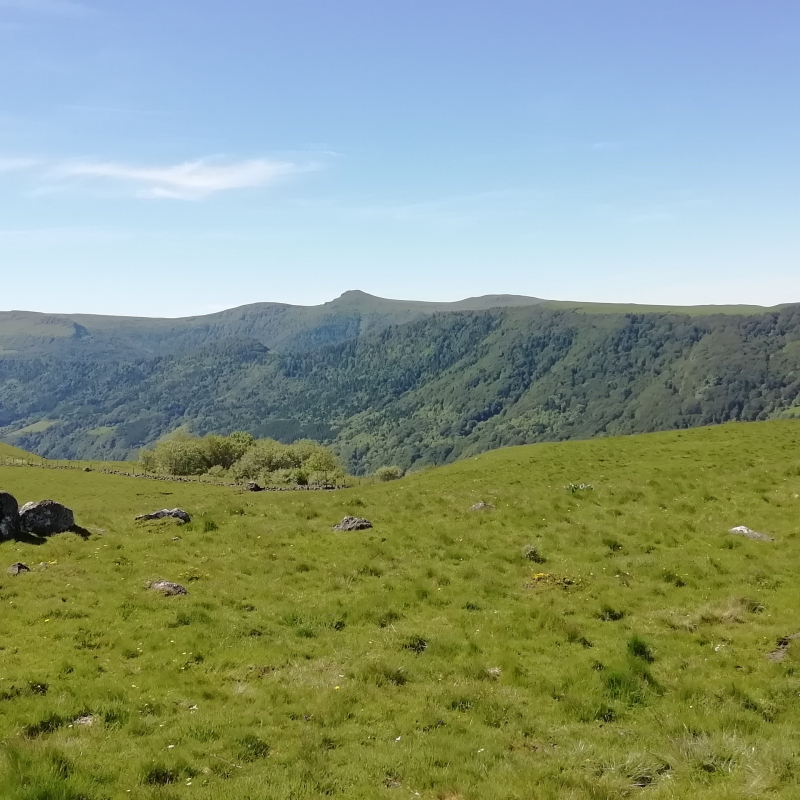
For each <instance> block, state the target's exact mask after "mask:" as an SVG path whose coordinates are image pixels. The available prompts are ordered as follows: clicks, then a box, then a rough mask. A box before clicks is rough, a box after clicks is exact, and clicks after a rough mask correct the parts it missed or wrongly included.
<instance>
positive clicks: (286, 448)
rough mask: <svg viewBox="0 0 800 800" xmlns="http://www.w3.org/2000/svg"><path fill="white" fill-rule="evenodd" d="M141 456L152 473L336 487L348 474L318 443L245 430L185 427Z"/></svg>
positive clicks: (143, 463)
mask: <svg viewBox="0 0 800 800" xmlns="http://www.w3.org/2000/svg"><path fill="white" fill-rule="evenodd" d="M139 460H140V462H141V464H142V467H143V468H144V469H145V470H147V471H148V472H161V473H164V474H167V475H203V474H207V475H211V476H213V477H222V476H223V475H226V474H230V475H231V476H232V477H233V478H234V479H235V480H251V481H262V482H264V483H278V484H281V483H283V484H287V485H300V486H305V485H312V486H332V485H335V484H336V483H338V482H341V480H342V479H343V478H344V471H343V470H342V467H341V465H340V464H339V461H338V460H337V458H336V456H335V455H334V454H333V452H331V451H330V450H329V449H328V448H327V447H323V446H322V445H321V444H318V443H317V442H312V441H310V440H308V439H303V440H300V441H298V442H295V443H294V444H281V443H280V442H276V441H274V440H273V439H259V440H255V439H253V437H252V436H251V435H250V434H249V433H245V432H243V431H236V432H234V433H232V434H231V435H230V436H217V435H215V434H210V435H208V436H203V437H197V436H195V437H193V436H190V435H189V434H187V433H185V432H182V431H181V432H178V433H175V434H173V435H172V436H170V437H169V438H168V439H164V440H162V441H160V442H159V443H158V444H156V446H155V447H154V448H153V449H152V450H142V451H140V453H139Z"/></svg>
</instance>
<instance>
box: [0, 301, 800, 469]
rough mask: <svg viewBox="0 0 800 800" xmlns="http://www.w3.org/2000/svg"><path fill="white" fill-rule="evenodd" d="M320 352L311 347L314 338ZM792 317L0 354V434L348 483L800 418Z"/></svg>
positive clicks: (557, 314)
mask: <svg viewBox="0 0 800 800" xmlns="http://www.w3.org/2000/svg"><path fill="white" fill-rule="evenodd" d="M312 338H313V337H312ZM799 403H800V306H786V307H783V308H780V309H775V310H770V311H767V312H765V313H761V314H757V315H751V316H746V315H741V316H737V315H721V314H720V315H710V316H689V315H685V314H678V313H674V314H673V313H669V314H667V313H584V312H581V311H572V310H562V309H553V308H547V307H544V306H529V307H516V308H503V309H492V310H487V311H471V312H450V313H435V314H431V315H427V316H425V317H423V318H420V319H417V320H415V321H412V322H409V323H406V324H400V325H390V326H389V327H385V328H383V329H381V330H378V331H376V332H367V333H362V334H358V333H356V334H355V335H353V336H352V337H351V338H347V339H344V340H343V341H337V342H334V343H333V344H324V345H322V346H316V345H315V344H314V343H313V342H312V341H311V340H309V341H308V342H307V344H306V346H305V347H300V346H297V347H296V348H295V349H291V350H286V351H281V352H277V351H274V350H270V349H269V348H268V347H266V346H265V345H264V344H262V343H261V342H260V341H258V340H257V339H254V338H249V337H245V336H232V337H229V338H222V339H218V340H215V341H213V342H211V343H209V344H206V345H203V346H199V347H195V348H193V349H188V350H184V351H182V352H179V353H173V354H168V355H157V356H147V357H133V356H128V355H126V356H125V357H117V358H108V357H104V358H102V359H100V358H96V357H72V358H69V357H63V356H59V357H55V356H52V357H48V356H38V355H36V356H31V355H25V354H20V353H17V354H10V355H6V356H5V357H0V437H1V438H2V439H3V440H5V441H7V442H9V443H12V444H15V445H17V446H20V447H24V448H26V449H30V450H33V451H35V452H37V453H40V454H42V455H45V456H48V457H54V458H55V457H57V458H106V459H122V458H130V457H133V456H135V454H136V452H137V450H138V449H139V448H140V447H142V446H144V445H148V444H152V443H153V442H154V441H156V440H157V439H158V438H159V437H160V436H162V435H163V434H165V433H168V432H170V431H173V430H175V429H176V428H180V427H183V428H185V429H186V430H187V431H190V432H192V433H196V434H206V433H210V432H216V433H223V434H226V433H229V432H231V431H234V430H246V431H248V432H250V433H252V434H253V435H254V436H257V437H271V438H275V439H278V440H279V441H283V442H291V441H294V440H297V439H301V438H312V439H316V440H318V441H320V442H323V443H326V444H332V445H333V446H334V449H335V450H336V451H337V452H338V453H339V454H340V456H341V457H342V459H343V461H344V463H345V465H346V466H347V468H348V469H349V470H351V471H353V472H354V473H356V474H358V473H364V472H368V471H372V470H374V469H376V468H377V467H379V466H381V465H382V464H397V465H398V466H400V467H403V468H406V469H408V468H415V467H416V468H418V467H421V466H424V465H427V464H440V463H445V462H448V461H452V460H454V459H456V458H459V457H463V456H468V455H473V454H477V453H480V452H483V451H485V450H489V449H492V448H497V447H502V446H505V445H515V444H523V443H531V442H540V441H554V440H564V439H575V438H586V437H593V436H603V435H611V434H619V433H636V432H647V431H654V430H663V429H672V428H685V427H692V426H698V425H707V424H713V423H721V422H727V421H730V420H742V421H749V420H758V419H767V418H773V417H780V416H792V415H794V414H797V415H800V405H799Z"/></svg>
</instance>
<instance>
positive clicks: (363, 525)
mask: <svg viewBox="0 0 800 800" xmlns="http://www.w3.org/2000/svg"><path fill="white" fill-rule="evenodd" d="M371 527H372V523H371V522H370V521H369V520H368V519H364V518H363V517H345V518H344V519H343V520H342V521H341V522H340V523H339V524H338V525H334V526H333V529H334V530H335V531H363V530H366V529H367V528H371Z"/></svg>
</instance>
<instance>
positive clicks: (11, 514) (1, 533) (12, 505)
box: [0, 492, 19, 542]
mask: <svg viewBox="0 0 800 800" xmlns="http://www.w3.org/2000/svg"><path fill="white" fill-rule="evenodd" d="M18 533H19V505H18V504H17V501H16V499H15V498H14V496H13V495H10V494H9V493H8V492H0V542H3V541H5V540H6V539H14V538H15V537H16V536H17V534H18Z"/></svg>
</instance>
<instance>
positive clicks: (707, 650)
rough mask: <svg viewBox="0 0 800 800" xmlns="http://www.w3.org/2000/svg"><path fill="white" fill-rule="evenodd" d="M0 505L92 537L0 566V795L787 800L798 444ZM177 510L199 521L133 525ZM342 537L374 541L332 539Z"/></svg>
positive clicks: (84, 492) (50, 483)
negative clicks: (785, 639) (63, 517)
mask: <svg viewBox="0 0 800 800" xmlns="http://www.w3.org/2000/svg"><path fill="white" fill-rule="evenodd" d="M581 481H586V482H589V483H591V484H593V485H594V487H595V488H594V490H593V491H587V492H582V493H577V494H572V493H570V492H568V491H566V490H565V489H564V485H565V484H566V483H568V482H581ZM0 487H2V488H3V489H5V490H8V491H12V492H14V493H15V494H16V496H17V497H18V499H19V500H20V502H24V501H26V500H30V499H33V498H39V497H42V496H45V495H47V496H52V497H54V498H57V499H60V500H62V501H64V502H66V503H68V504H69V505H71V506H72V507H73V508H74V509H75V510H76V512H77V517H78V521H79V522H80V523H81V524H82V525H84V526H86V527H87V528H89V529H90V530H91V531H92V532H93V533H92V536H91V538H90V539H89V540H85V541H84V540H81V539H80V538H78V537H77V536H74V535H69V534H66V535H62V536H59V537H55V538H53V539H51V540H50V541H48V542H47V543H46V544H45V545H44V546H41V547H35V546H32V545H24V544H16V543H6V544H4V545H2V547H1V548H0V549H1V550H2V554H3V560H2V564H3V566H5V565H6V564H9V563H11V562H13V561H16V560H22V561H26V562H27V563H28V564H29V565H31V566H32V567H33V571H32V572H31V573H29V574H23V575H22V576H19V577H16V578H12V577H9V576H6V575H5V573H0V574H1V575H2V577H0V602H2V607H3V614H2V615H0V739H2V741H3V742H4V748H5V751H6V762H5V772H4V774H3V776H2V777H0V796H2V797H3V798H4V799H5V798H8V799H9V800H13V799H15V798H17V799H18V798H45V797H47V798H51V797H52V798H55V797H58V798H60V800H77V798H78V797H86V798H92V799H94V798H106V797H108V798H117V797H128V798H164V799H166V798H182V797H187V798H188V797H192V798H203V799H205V800H210V799H211V798H214V799H215V800H216V799H217V798H234V797H235V798H252V800H256V799H258V800H266V799H267V798H288V797H293V798H312V797H320V796H323V795H328V796H337V797H343V798H344V797H347V798H376V797H383V796H386V797H401V796H403V797H405V796H416V794H415V793H418V796H420V797H422V798H445V797H447V798H459V797H460V798H464V799H465V800H466V798H476V799H477V798H481V800H486V799H487V798H488V799H489V800H491V799H492V798H530V797H532V796H533V795H532V794H531V787H533V786H536V790H535V791H536V794H535V796H536V797H537V798H556V797H558V798H574V799H577V798H593V799H594V800H597V799H598V798H607V799H608V800H611V798H622V797H627V796H637V797H638V796H644V795H642V794H641V792H642V789H641V788H639V787H640V786H644V785H648V788H647V797H649V798H666V797H670V798H684V797H692V798H715V800H716V799H717V798H739V797H755V796H757V797H781V798H793V797H797V796H798V792H799V791H800V785H799V783H800V781H799V780H798V772H797V769H796V765H797V762H796V755H795V754H796V753H798V752H800V750H798V748H799V747H800V731H798V727H797V724H796V707H797V696H798V693H800V672H798V666H800V652H798V651H800V642H797V643H795V644H793V645H792V646H791V647H790V648H789V651H788V655H787V657H786V658H785V660H783V661H782V662H780V663H773V662H771V661H769V660H768V659H767V658H766V654H767V653H768V652H769V651H770V650H772V649H773V648H774V647H775V643H776V641H777V639H778V638H779V637H782V636H785V635H787V634H791V633H794V632H796V631H798V630H800V618H798V616H797V611H796V609H797V602H796V600H797V590H796V573H797V563H798V559H799V558H800V537H798V535H797V531H798V519H799V518H800V517H799V512H800V500H799V499H798V493H800V425H798V424H796V423H793V422H771V423H757V424H750V425H727V426H722V427H715V428H707V429H698V430H692V431H684V432H671V433H663V434H661V433H660V434H651V435H647V436H638V437H630V438H619V439H603V440H595V441H585V442H571V443H564V444H552V445H551V444H544V445H535V446H529V447H521V448H509V449H505V450H500V451H496V452H492V453H487V454H484V455H482V456H479V457H477V458H474V459H469V460H467V461H462V462H459V463H457V464H454V465H452V466H450V467H446V468H442V469H438V470H434V471H429V472H424V473H420V474H416V475H413V476H410V477H408V478H406V479H404V480H402V481H399V482H395V483H389V484H381V485H374V486H367V487H362V488H359V489H354V490H347V491H341V492H337V493H331V494H321V493H319V494H318V493H285V494H260V495H249V494H247V495H246V494H239V493H237V492H236V491H235V490H232V489H229V488H221V487H219V488H218V487H198V486H194V485H184V484H170V483H157V482H150V481H139V480H134V479H126V478H120V477H116V476H111V475H102V474H98V473H87V474H84V473H80V472H71V471H52V472H51V471H46V470H40V469H35V468H12V467H8V468H0ZM479 500H484V501H487V502H491V503H494V504H495V505H496V510H495V511H493V512H469V511H468V510H467V509H468V508H469V506H470V505H471V504H472V503H474V502H476V501H479ZM175 505H178V506H181V507H184V508H186V509H187V510H189V511H190V512H191V513H192V514H193V515H194V517H195V520H194V521H193V522H192V523H191V525H189V526H184V527H182V528H181V527H178V526H176V525H173V524H171V523H163V522H161V523H147V524H141V523H134V522H133V521H132V517H133V516H134V514H136V513H140V512H142V511H148V510H154V509H156V508H161V507H163V506H169V507H172V506H175ZM345 513H355V514H358V515H363V516H366V517H368V518H370V519H371V520H372V521H373V522H374V523H375V527H374V529H373V530H371V531H365V532H358V533H335V532H332V531H331V530H330V526H331V524H333V523H334V522H335V521H337V520H338V519H339V518H341V516H343V515H344V514H345ZM740 524H745V525H750V526H751V527H754V528H758V529H761V530H765V531H768V532H769V533H771V534H772V535H774V536H775V537H776V541H775V542H774V543H762V542H754V541H749V540H746V539H743V538H740V537H733V536H730V535H727V534H726V533H725V532H726V530H727V529H728V528H729V527H731V526H732V525H740ZM215 526H217V529H214V527H215ZM176 536H179V537H180V538H179V539H177V540H176V539H175V538H174V537H176ZM526 544H532V545H534V546H535V547H536V548H537V549H538V551H539V552H540V553H541V554H542V555H543V556H544V557H546V559H547V560H546V562H545V563H542V564H536V563H532V562H530V561H527V560H525V559H524V558H523V556H522V553H521V551H522V548H523V546H524V545H526ZM40 562H43V563H42V564H41V565H40V566H35V565H37V564H39V563H40ZM537 575H538V576H539V577H537ZM542 575H544V576H549V577H541V576H542ZM154 578H167V579H171V580H178V581H181V582H183V583H185V584H186V585H187V586H188V587H189V592H190V594H189V596H188V597H178V598H162V597H159V596H157V595H154V594H152V593H151V592H148V591H146V590H145V589H144V588H143V586H144V583H145V582H146V581H147V580H150V579H154ZM563 578H567V579H569V580H571V581H574V584H573V585H571V586H569V587H567V588H564V587H563V586H562V585H561V584H560V583H559V581H560V580H561V579H563ZM604 607H607V609H606V616H607V617H608V616H614V614H611V613H610V611H609V609H611V610H613V611H615V612H624V617H623V618H622V619H619V620H616V621H612V620H608V619H607V620H604V619H601V618H600V617H601V616H602V614H603V609H604ZM635 636H638V637H641V639H642V640H643V641H644V642H645V643H646V645H647V647H649V648H650V651H651V653H652V658H653V660H652V662H648V661H647V660H646V658H643V657H642V656H647V650H646V648H643V647H642V646H636V645H634V646H633V651H634V652H633V653H631V652H630V650H629V648H630V642H631V641H632V637H635ZM420 640H424V641H425V642H427V647H426V648H425V649H424V650H423V651H422V652H420V653H419V654H417V653H415V652H414V651H413V649H407V646H412V647H413V646H415V643H416V644H419V647H418V648H417V649H421V646H422V645H421V642H420ZM634 641H635V640H634ZM636 653H638V655H636ZM492 668H500V670H501V673H500V675H499V677H497V678H496V679H493V678H492V676H491V675H490V674H487V672H486V670H487V669H492ZM495 674H496V673H495ZM45 687H46V688H45ZM89 712H91V713H92V714H93V715H94V718H95V723H94V724H93V725H92V726H91V727H82V726H73V727H70V721H71V720H73V719H75V718H76V717H78V716H79V715H81V714H85V713H89ZM163 781H173V782H172V783H171V784H170V785H168V786H159V785H158V784H159V783H160V782H163ZM48 792H49V793H48Z"/></svg>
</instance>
